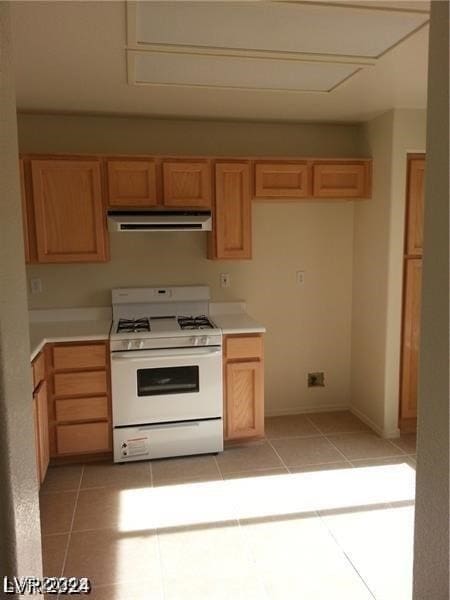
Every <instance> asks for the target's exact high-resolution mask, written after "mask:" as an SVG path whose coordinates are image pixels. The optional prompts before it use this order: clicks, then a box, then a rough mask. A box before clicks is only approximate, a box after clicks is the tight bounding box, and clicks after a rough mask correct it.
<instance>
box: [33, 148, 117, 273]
mask: <svg viewBox="0 0 450 600" xmlns="http://www.w3.org/2000/svg"><path fill="white" fill-rule="evenodd" d="M31 177H32V203H33V209H34V217H35V221H36V223H35V226H36V247H37V260H38V262H40V263H73V262H104V261H106V260H108V246H107V230H106V218H105V211H104V206H103V198H102V173H101V166H100V161H99V160H72V159H59V160H31Z"/></svg>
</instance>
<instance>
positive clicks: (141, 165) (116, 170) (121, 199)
mask: <svg viewBox="0 0 450 600" xmlns="http://www.w3.org/2000/svg"><path fill="white" fill-rule="evenodd" d="M106 164H107V176H108V205H109V206H112V207H124V208H128V207H133V208H139V207H142V208H147V207H151V206H156V204H157V203H158V193H157V180H156V163H155V161H154V160H144V159H142V160H138V159H136V160H134V159H133V160H126V159H125V160H121V159H107V160H106Z"/></svg>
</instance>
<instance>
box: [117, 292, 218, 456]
mask: <svg viewBox="0 0 450 600" xmlns="http://www.w3.org/2000/svg"><path fill="white" fill-rule="evenodd" d="M112 306H113V324H112V327H111V334H110V346H111V380H112V408H113V428H114V429H113V438H114V461H115V462H129V461H134V460H145V459H151V458H162V457H167V456H182V455H188V454H203V453H210V452H221V451H222V450H223V422H222V412H223V408H222V407H223V400H222V332H221V330H220V329H218V328H217V327H216V326H215V325H214V323H213V322H212V321H211V320H210V319H209V317H208V313H209V288H208V287H206V286H180V287H166V288H119V289H114V290H113V291H112Z"/></svg>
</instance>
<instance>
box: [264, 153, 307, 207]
mask: <svg viewBox="0 0 450 600" xmlns="http://www.w3.org/2000/svg"><path fill="white" fill-rule="evenodd" d="M254 168H255V198H257V199H264V198H279V199H283V200H286V199H291V200H296V199H298V198H306V197H307V196H308V195H310V194H311V191H310V182H309V168H308V164H307V163H306V162H302V163H301V162H274V163H268V162H255V167H254Z"/></svg>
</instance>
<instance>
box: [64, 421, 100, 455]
mask: <svg viewBox="0 0 450 600" xmlns="http://www.w3.org/2000/svg"><path fill="white" fill-rule="evenodd" d="M109 435H110V425H109V423H83V424H80V425H57V427H56V444H57V448H58V454H83V453H84V454H86V453H89V452H107V451H108V450H110V446H109Z"/></svg>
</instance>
